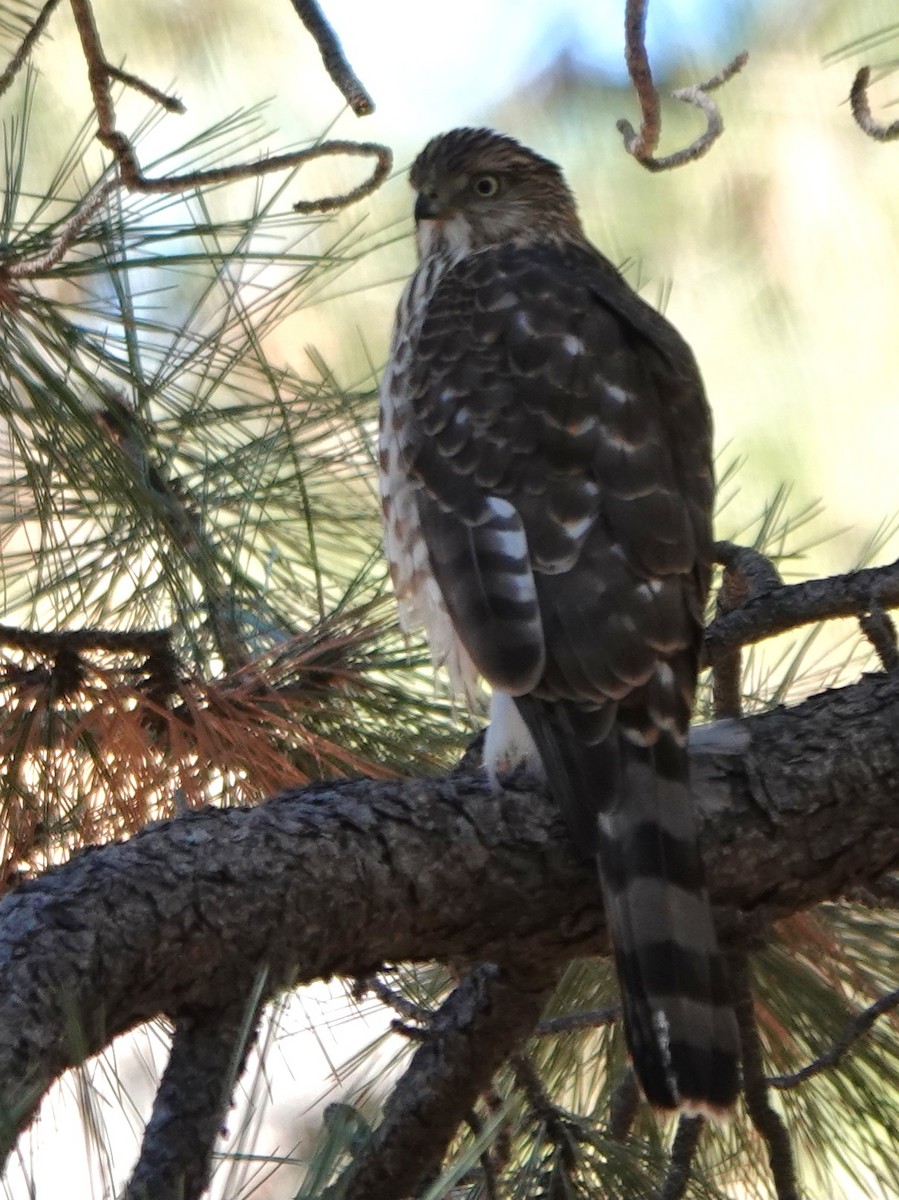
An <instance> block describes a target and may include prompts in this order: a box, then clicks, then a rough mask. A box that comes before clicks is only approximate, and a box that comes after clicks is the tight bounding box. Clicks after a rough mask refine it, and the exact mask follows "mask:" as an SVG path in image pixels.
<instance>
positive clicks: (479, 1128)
mask: <svg viewBox="0 0 899 1200" xmlns="http://www.w3.org/2000/svg"><path fill="white" fill-rule="evenodd" d="M465 1124H466V1125H467V1126H468V1128H469V1129H470V1130H471V1132H472V1133H473V1134H474V1136H475V1137H476V1138H478V1137H480V1136H481V1134H482V1133H483V1132H484V1122H483V1121H482V1120H481V1118H480V1117H479V1116H478V1114H477V1113H476V1112H475V1111H474V1109H472V1110H471V1111H470V1112H469V1113H468V1115H467V1117H466V1118H465ZM478 1161H479V1162H480V1164H481V1178H480V1182H481V1183H482V1184H483V1185H484V1191H485V1192H486V1193H487V1200H498V1192H497V1190H496V1172H495V1170H494V1168H493V1159H492V1158H491V1155H490V1150H489V1149H487V1148H485V1149H484V1150H483V1151H482V1152H481V1154H480V1155H479V1156H478ZM419 1190H420V1189H419Z"/></svg>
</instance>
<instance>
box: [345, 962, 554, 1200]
mask: <svg viewBox="0 0 899 1200" xmlns="http://www.w3.org/2000/svg"><path fill="white" fill-rule="evenodd" d="M556 978H557V973H556V971H554V970H552V969H546V967H544V969H543V970H540V969H539V968H538V970H537V971H533V970H532V969H531V964H530V963H529V962H527V961H524V962H522V963H521V964H519V965H518V966H517V967H514V968H512V969H509V968H500V967H497V966H494V965H492V964H490V965H485V966H481V967H478V968H477V969H475V970H473V971H471V972H469V974H468V975H467V976H466V977H465V978H464V979H463V980H462V982H461V983H460V984H459V986H458V987H457V988H456V990H455V991H454V992H453V993H452V995H451V996H450V997H449V999H448V1000H447V1001H446V1002H445V1003H444V1004H443V1005H442V1006H441V1008H440V1009H439V1010H438V1012H437V1013H436V1014H435V1015H434V1017H433V1018H432V1020H431V1023H430V1025H429V1027H428V1036H427V1038H426V1039H425V1040H424V1041H423V1042H422V1044H421V1045H420V1046H419V1048H418V1049H417V1050H416V1052H415V1055H414V1056H413V1059H412V1062H411V1064H410V1066H409V1069H408V1070H407V1071H406V1073H405V1075H404V1076H403V1077H402V1079H401V1080H400V1082H399V1084H398V1085H397V1087H396V1088H395V1089H394V1091H393V1093H392V1095H391V1097H390V1099H389V1100H388V1101H387V1105H386V1107H385V1109H384V1120H383V1121H382V1123H381V1125H380V1126H379V1127H378V1129H377V1132H376V1133H375V1136H374V1138H373V1139H372V1141H371V1142H370V1144H369V1145H368V1146H367V1147H366V1148H365V1149H364V1150H363V1152H362V1153H361V1154H360V1155H359V1157H358V1158H357V1159H356V1161H355V1163H354V1164H353V1166H352V1168H351V1169H350V1171H349V1173H348V1178H347V1179H346V1180H345V1181H342V1183H343V1186H344V1187H345V1188H346V1191H344V1192H342V1196H343V1198H344V1200H397V1198H398V1197H401V1196H406V1195H408V1194H409V1193H410V1192H412V1191H413V1189H415V1188H416V1187H417V1186H418V1185H419V1184H420V1183H421V1182H422V1180H424V1179H426V1178H427V1177H428V1175H429V1174H430V1173H433V1172H434V1171H436V1169H437V1168H438V1167H439V1165H440V1162H441V1160H442V1158H443V1154H444V1151H445V1150H446V1147H447V1145H448V1144H449V1141H450V1139H451V1138H452V1136H453V1134H454V1133H455V1131H456V1129H457V1128H458V1126H459V1125H460V1123H461V1122H462V1121H463V1120H464V1119H465V1117H466V1115H467V1113H468V1112H469V1111H470V1109H471V1108H472V1106H473V1105H474V1102H475V1100H476V1099H477V1098H478V1095H479V1094H480V1093H481V1092H482V1091H484V1090H486V1088H487V1087H488V1086H489V1084H490V1081H491V1079H492V1078H493V1075H494V1074H495V1072H496V1071H497V1070H499V1068H500V1067H501V1066H502V1064H503V1062H505V1060H506V1059H507V1058H508V1057H509V1055H510V1054H511V1053H512V1052H513V1050H514V1049H515V1047H516V1046H517V1045H519V1043H520V1042H522V1041H524V1039H525V1038H526V1037H527V1036H528V1034H529V1033H530V1032H531V1030H532V1029H533V1028H534V1025H535V1024H536V1022H537V1018H538V1017H539V1015H540V1010H541V1008H542V1007H543V1003H544V1001H545V999H546V997H547V996H548V994H549V991H550V990H551V988H552V985H553V984H554V983H555V981H556Z"/></svg>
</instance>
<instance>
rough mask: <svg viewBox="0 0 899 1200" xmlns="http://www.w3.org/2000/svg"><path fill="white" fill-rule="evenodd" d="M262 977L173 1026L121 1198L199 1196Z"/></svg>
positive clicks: (255, 1016) (254, 1016) (255, 1017)
mask: <svg viewBox="0 0 899 1200" xmlns="http://www.w3.org/2000/svg"><path fill="white" fill-rule="evenodd" d="M262 982H263V981H262V979H260V981H259V986H257V987H256V988H255V989H254V992H253V994H252V995H251V996H249V997H247V998H246V999H245V1001H243V1002H242V998H241V997H239V996H238V997H236V998H235V999H233V1000H232V1002H231V1003H230V1004H229V1005H228V1006H227V1007H226V1008H223V1009H217V1010H215V1011H212V1012H209V1011H205V1010H199V1011H197V1012H196V1013H194V1014H192V1015H191V1016H184V1017H182V1018H181V1019H180V1020H179V1021H178V1022H177V1023H176V1025H175V1032H174V1036H173V1038H172V1050H171V1054H170V1055H169V1062H168V1066H167V1067H166V1070H165V1073H164V1075H163V1077H162V1082H161V1083H160V1085H159V1091H158V1092H157V1094H156V1100H155V1103H154V1105H153V1115H152V1116H151V1118H150V1120H149V1122H148V1124H147V1128H146V1132H145V1134H144V1139H143V1145H142V1147H141V1152H140V1158H139V1159H138V1162H137V1166H136V1167H135V1168H134V1172H133V1173H132V1176H131V1178H130V1180H129V1181H128V1184H127V1186H126V1188H125V1191H124V1192H123V1194H122V1200H198V1198H199V1197H200V1196H201V1195H202V1194H203V1192H204V1191H205V1189H206V1187H207V1186H208V1184H209V1174H210V1166H211V1162H212V1150H213V1146H214V1144H215V1140H216V1138H217V1137H218V1135H219V1133H220V1132H221V1127H222V1116H223V1114H224V1112H225V1111H226V1109H227V1107H228V1104H229V1102H230V1099H231V1093H232V1090H233V1088H234V1084H235V1083H236V1081H237V1079H238V1077H239V1076H240V1074H241V1073H242V1071H243V1067H244V1063H245V1061H246V1056H247V1052H248V1050H249V1048H250V1046H251V1044H252V1041H253V1038H254V1037H255V1035H256V1030H257V1027H258V1022H259V1017H260V1015H261V1011H262V1010H261V1006H260V1004H259V997H260V996H261V995H262V992H263V987H262V986H261V985H262Z"/></svg>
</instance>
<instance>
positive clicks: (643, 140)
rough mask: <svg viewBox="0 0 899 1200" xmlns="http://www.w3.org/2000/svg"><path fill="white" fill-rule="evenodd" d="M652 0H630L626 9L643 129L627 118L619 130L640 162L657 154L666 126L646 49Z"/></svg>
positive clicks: (627, 52)
mask: <svg viewBox="0 0 899 1200" xmlns="http://www.w3.org/2000/svg"><path fill="white" fill-rule="evenodd" d="M647 4H648V0H628V3H627V7H626V8H625V12H624V61H625V62H626V63H627V71H628V74H629V75H630V77H631V82H632V83H633V85H634V90H635V91H636V93H637V99H638V100H639V101H640V132H639V134H637V133H635V132H634V128H633V126H632V125H631V123H630V122H629V121H627V120H625V119H624V118H623V117H622V119H621V120H620V121H619V122H618V124H617V129H618V131H619V132H620V133H622V134H623V135H624V148H625V149H626V150H627V152H628V154H632V155H633V156H634V158H636V159H639V161H640V162H645V161H646V159H648V158H651V157H652V155H653V154H654V153H655V149H656V146H658V144H659V134H660V133H661V129H662V113H661V107H660V105H659V93H658V91H657V90H656V86H655V84H654V83H653V80H652V68H651V67H650V65H649V55H648V54H647V52H646V6H647Z"/></svg>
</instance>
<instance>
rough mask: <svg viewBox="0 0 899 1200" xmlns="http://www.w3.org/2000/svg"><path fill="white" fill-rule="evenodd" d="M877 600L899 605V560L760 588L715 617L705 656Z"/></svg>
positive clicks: (862, 609) (865, 608)
mask: <svg viewBox="0 0 899 1200" xmlns="http://www.w3.org/2000/svg"><path fill="white" fill-rule="evenodd" d="M877 606H879V607H881V608H895V607H899V562H894V563H890V564H889V565H888V566H884V567H865V568H863V569H862V570H859V571H849V572H847V573H846V574H845V575H832V576H830V577H828V578H826V579H811V580H808V581H806V582H803V583H792V584H785V585H784V586H782V587H775V588H772V589H771V590H769V591H763V592H761V593H760V594H759V595H757V596H755V597H753V598H751V599H749V600H747V602H746V603H745V604H744V605H742V606H741V607H740V608H737V609H734V610H733V611H732V612H729V613H727V614H726V615H722V616H720V617H716V618H715V620H714V621H712V623H711V625H709V627H708V628H707V629H706V631H705V642H704V645H703V653H704V655H705V660H706V663H707V664H708V661H709V660H710V659H711V658H712V657H713V656H714V655H715V654H716V653H717V652H718V651H719V650H723V649H726V648H727V647H730V646H749V645H752V644H753V643H754V642H760V641H762V640H763V639H764V638H767V637H773V636H774V635H775V634H778V633H786V632H787V630H790V629H798V628H799V627H800V626H802V625H811V624H812V623H813V622H814V621H826V620H829V619H830V618H832V617H858V616H861V615H863V614H864V613H868V612H871V611H872V607H874V608H875V610H876V607H877Z"/></svg>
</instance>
